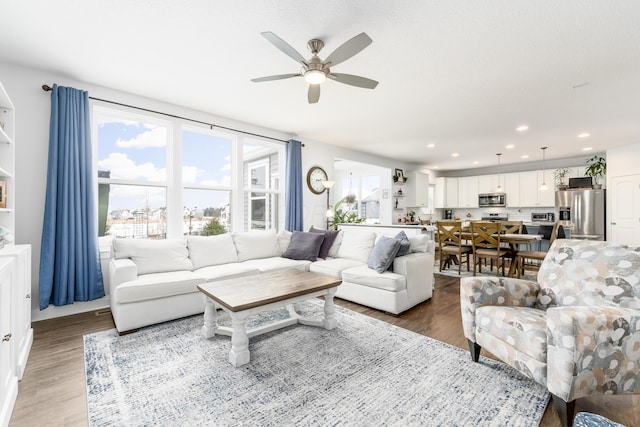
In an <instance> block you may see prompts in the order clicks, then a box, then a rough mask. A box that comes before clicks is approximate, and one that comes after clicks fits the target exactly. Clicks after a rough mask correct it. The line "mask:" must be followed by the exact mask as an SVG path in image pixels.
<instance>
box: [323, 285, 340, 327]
mask: <svg viewBox="0 0 640 427" xmlns="http://www.w3.org/2000/svg"><path fill="white" fill-rule="evenodd" d="M336 290H337V288H330V289H327V293H326V295H325V296H324V322H323V324H324V328H325V329H329V330H330V329H333V328H335V327H336V326H338V320H337V319H336V306H335V305H334V304H333V296H334V295H335V294H336Z"/></svg>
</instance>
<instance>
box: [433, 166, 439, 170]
mask: <svg viewBox="0 0 640 427" xmlns="http://www.w3.org/2000/svg"><path fill="white" fill-rule="evenodd" d="M431 167H432V168H433V169H439V168H440V166H431Z"/></svg>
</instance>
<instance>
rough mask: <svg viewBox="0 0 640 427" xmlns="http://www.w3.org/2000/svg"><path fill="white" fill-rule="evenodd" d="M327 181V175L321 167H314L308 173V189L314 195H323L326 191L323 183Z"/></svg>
mask: <svg viewBox="0 0 640 427" xmlns="http://www.w3.org/2000/svg"><path fill="white" fill-rule="evenodd" d="M326 180H327V173H326V172H325V171H324V169H322V168H321V167H320V166H313V167H312V168H310V169H309V172H307V187H309V190H311V192H312V193H314V194H322V193H324V191H325V190H326V189H325V188H324V185H322V182H323V181H326Z"/></svg>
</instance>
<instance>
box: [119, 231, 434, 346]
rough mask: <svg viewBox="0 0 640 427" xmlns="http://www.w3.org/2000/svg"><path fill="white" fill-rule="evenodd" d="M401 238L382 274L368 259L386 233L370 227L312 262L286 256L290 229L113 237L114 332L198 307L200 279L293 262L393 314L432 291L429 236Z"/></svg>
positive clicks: (344, 236) (346, 235) (344, 237)
mask: <svg viewBox="0 0 640 427" xmlns="http://www.w3.org/2000/svg"><path fill="white" fill-rule="evenodd" d="M296 233H298V232H296ZM404 237H405V238H406V240H408V241H409V243H408V245H409V251H408V253H407V254H406V255H402V256H398V257H395V258H394V259H393V261H392V268H391V270H392V271H383V272H381V273H379V272H377V271H376V270H373V269H371V268H369V267H368V262H369V256H370V255H371V254H372V253H373V252H375V251H374V248H375V247H376V244H377V243H379V242H380V240H381V239H387V237H383V236H381V235H376V233H374V232H372V231H360V230H341V231H340V232H338V233H337V235H336V236H335V240H334V241H333V243H332V244H331V246H330V248H328V253H327V256H326V258H324V259H322V258H317V260H315V261H312V260H311V259H315V257H314V258H311V259H291V258H290V257H286V256H287V253H288V248H289V246H290V242H291V239H292V233H291V232H288V231H282V232H280V233H276V232H275V231H273V230H267V231H250V232H242V233H227V234H221V235H217V236H188V237H186V238H179V239H166V240H137V239H121V238H116V239H114V240H113V243H112V245H113V254H114V258H113V259H112V260H111V261H110V265H109V273H108V274H109V278H110V304H111V312H112V314H113V318H114V321H115V324H116V328H117V330H118V331H119V332H121V333H122V332H126V331H131V330H135V329H137V328H140V327H143V326H147V325H152V324H155V323H160V322H164V321H168V320H173V319H178V318H181V317H185V316H190V315H194V314H198V313H203V312H204V307H205V302H204V296H203V295H202V294H201V293H200V292H199V291H198V290H197V285H199V284H202V283H206V282H210V281H215V280H222V279H228V278H235V277H243V276H249V275H255V274H260V273H264V272H267V271H273V270H280V269H291V268H295V269H300V270H304V271H312V272H316V273H320V274H325V275H329V276H332V277H337V278H340V279H341V280H342V284H341V285H340V286H339V287H338V291H337V293H336V297H338V298H342V299H346V300H349V301H353V302H355V303H358V304H362V305H366V306H368V307H372V308H376V309H379V310H383V311H387V312H390V313H393V314H398V313H400V312H403V311H405V310H407V309H409V308H411V307H413V306H415V305H416V304H419V303H421V302H423V301H426V300H427V299H429V298H431V296H432V289H433V264H434V251H435V244H434V242H433V241H430V240H428V237H427V235H416V236H411V237H406V236H404ZM283 254H284V255H285V256H283Z"/></svg>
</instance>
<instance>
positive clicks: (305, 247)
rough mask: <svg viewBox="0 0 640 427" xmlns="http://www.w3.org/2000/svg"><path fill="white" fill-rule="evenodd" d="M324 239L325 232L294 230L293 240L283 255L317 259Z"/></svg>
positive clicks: (292, 257)
mask: <svg viewBox="0 0 640 427" xmlns="http://www.w3.org/2000/svg"><path fill="white" fill-rule="evenodd" d="M323 241H324V233H323V234H319V233H305V232H304V231H294V232H293V234H292V235H291V242H290V243H289V246H288V247H287V250H286V251H285V252H284V253H283V254H282V256H283V257H284V258H290V259H295V260H307V261H315V260H316V259H318V253H319V252H320V246H322V242H323Z"/></svg>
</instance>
